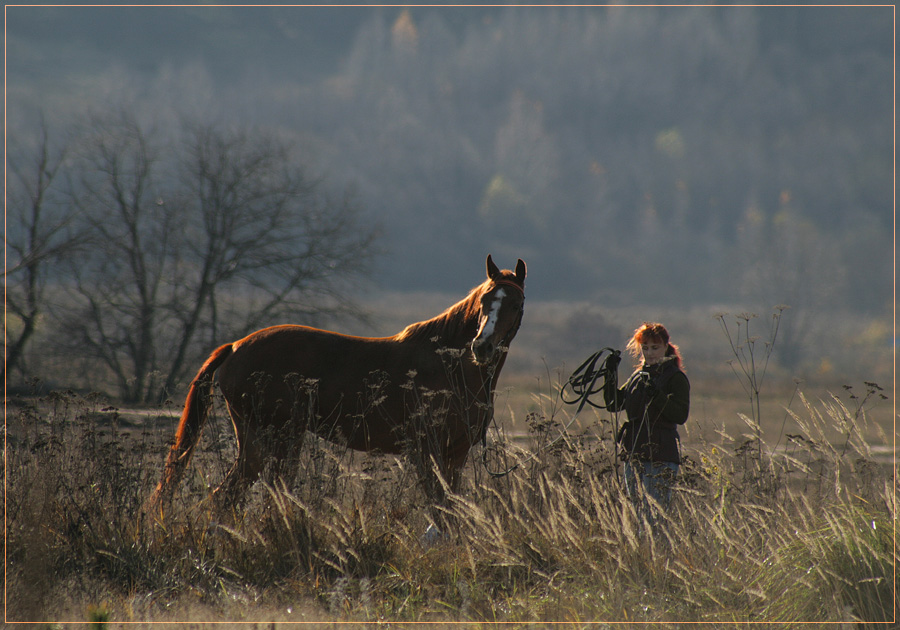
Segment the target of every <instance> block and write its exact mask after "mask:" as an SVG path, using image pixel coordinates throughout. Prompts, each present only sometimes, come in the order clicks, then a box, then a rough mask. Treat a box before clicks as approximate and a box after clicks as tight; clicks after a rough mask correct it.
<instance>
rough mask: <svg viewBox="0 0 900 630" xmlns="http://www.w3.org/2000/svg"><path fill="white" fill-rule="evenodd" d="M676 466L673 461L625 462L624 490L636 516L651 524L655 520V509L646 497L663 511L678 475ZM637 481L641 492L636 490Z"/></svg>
mask: <svg viewBox="0 0 900 630" xmlns="http://www.w3.org/2000/svg"><path fill="white" fill-rule="evenodd" d="M678 468H679V466H678V464H676V463H675V462H642V461H638V460H634V461H626V462H625V491H626V492H627V493H628V498H629V499H631V501H632V502H633V503H634V505H635V507H636V508H637V510H638V516H639V517H643V518H644V519H646V520H647V522H648V523H650V524H651V525H654V524H655V522H656V514H655V512H656V509H655V508H654V507H653V506H652V505H651V504H650V501H648V500H647V497H653V500H654V501H656V502H657V503H658V504H659V507H660V508H662V510H663V512H665V510H666V509H667V508H668V507H669V503H670V502H671V500H672V485H673V484H674V483H675V477H676V476H677V475H678ZM639 481H640V484H641V485H642V486H643V492H641V491H639V490H638V482H639Z"/></svg>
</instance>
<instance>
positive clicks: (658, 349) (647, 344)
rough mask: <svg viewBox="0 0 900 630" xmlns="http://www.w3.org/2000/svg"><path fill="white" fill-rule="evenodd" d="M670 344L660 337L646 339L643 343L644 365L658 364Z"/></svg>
mask: <svg viewBox="0 0 900 630" xmlns="http://www.w3.org/2000/svg"><path fill="white" fill-rule="evenodd" d="M668 347H669V346H668V344H665V343H663V342H662V341H661V340H659V339H646V340H644V343H642V344H641V355H643V357H644V365H656V364H657V363H659V362H660V361H662V360H663V359H664V358H665V356H666V350H667V349H668Z"/></svg>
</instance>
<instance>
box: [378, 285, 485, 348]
mask: <svg viewBox="0 0 900 630" xmlns="http://www.w3.org/2000/svg"><path fill="white" fill-rule="evenodd" d="M490 284H491V281H490V280H485V281H484V282H482V283H481V284H479V285H478V286H477V287H474V288H473V289H472V290H471V291H469V294H468V295H467V296H466V297H464V298H463V299H461V300H460V301H459V302H457V303H456V304H454V305H453V306H451V307H449V308H448V309H447V310H445V311H444V312H443V313H441V314H440V315H436V316H434V317H432V318H431V319H427V320H425V321H422V322H416V323H415V324H410V325H409V326H407V327H406V328H404V329H403V330H401V331H400V332H399V333H397V335H396V336H395V337H394V338H395V339H396V340H397V341H427V340H429V339H432V338H434V337H442V338H448V337H456V336H459V335H462V334H464V333H465V328H466V326H468V325H470V324H471V323H472V321H473V320H475V321H477V318H478V313H479V312H480V310H481V301H480V300H481V296H482V295H483V294H484V293H485V291H487V290H488V287H489V286H490Z"/></svg>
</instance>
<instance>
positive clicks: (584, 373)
mask: <svg viewBox="0 0 900 630" xmlns="http://www.w3.org/2000/svg"><path fill="white" fill-rule="evenodd" d="M607 352H608V353H609V354H608V355H607V356H606V358H605V359H603V362H602V363H601V362H600V359H601V358H602V357H603V354H604V353H607ZM620 355H621V353H620V352H619V351H618V350H613V349H612V348H603V349H602V350H599V351H597V352H595V353H594V354H592V355H591V356H589V357H588V358H587V359H586V360H585V361H584V363H582V364H581V365H579V366H578V367H577V368H576V369H575V371H574V372H572V376H570V377H569V380H568V381H567V382H566V384H565V385H563V387H562V389H561V390H560V391H559V399H560V400H561V401H562V402H563V403H565V404H567V405H574V404H575V403H578V408H577V409H576V410H575V413H574V414H573V415H572V418H571V419H570V420H569V421H568V422H567V423H566V425H565V426H564V427H563V428H562V429H561V430H560V432H559V435H557V436H556V437H555V438H553V440H551V441H550V442H548V443H547V444H544V445H543V446H542V447H541V448H540V449H538V450H537V451H535V452H533V453H531V454H530V455H529V456H528V457H526V458H525V459H524V460H522V461H519V462H517V463H515V464H513V465H512V466H510V467H509V468H506V469H504V470H491V469H490V467H489V466H488V462H487V454H488V448H487V447H485V448H483V450H482V451H481V463H482V464H483V465H484V469H485V470H486V471H487V473H488V475H490V476H491V477H495V478H496V477H505V476H506V475H508V474H509V473H511V472H512V471H514V470H515V469H516V468H518V467H519V466H521V465H522V464H527V463H528V462H530V461H531V460H533V459H534V458H535V457H537V456H538V454H539V453H541V452H543V451H545V450H547V449H549V448H550V447H552V446H553V445H554V444H556V443H557V442H559V441H560V440H562V439H563V438H564V437H566V434H567V432H568V430H569V427H571V426H572V424H573V423H574V422H575V420H576V419H577V418H578V414H579V413H581V410H582V409H584V407H585V405H590V406H591V407H593V408H595V409H609V407H608V406H607V405H606V403H605V402H604V403H603V404H600V403H598V402H595V401H593V400H591V396H594V395H595V394H598V393H601V392H603V391H604V389H606V387H607V385H609V386H610V387H612V388H613V389H618V370H617V366H618V360H619V356H620ZM613 357H615V360H614V362H613V363H612V364H609V361H610V359H613ZM598 364H600V367H599V369H598V368H597V365H598ZM601 376H602V377H604V379H603V382H602V383H601V384H600V385H599V386H597V382H598V381H599V380H600V377H601ZM568 390H571V392H572V394H574V397H573V398H567V396H566V392H567V391H568ZM614 425H615V426H614V429H613V431H614V432H613V437H614V438H615V436H616V435H617V434H618V432H619V426H618V425H619V422H618V414H615V415H614Z"/></svg>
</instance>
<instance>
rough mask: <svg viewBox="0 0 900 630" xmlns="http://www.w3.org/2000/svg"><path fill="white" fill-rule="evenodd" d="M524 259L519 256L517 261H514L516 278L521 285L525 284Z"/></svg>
mask: <svg viewBox="0 0 900 630" xmlns="http://www.w3.org/2000/svg"><path fill="white" fill-rule="evenodd" d="M525 273H526V269H525V261H524V260H522V259H521V258H520V259H519V262H517V263H516V280H518V281H519V282H521V283H522V286H525Z"/></svg>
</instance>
